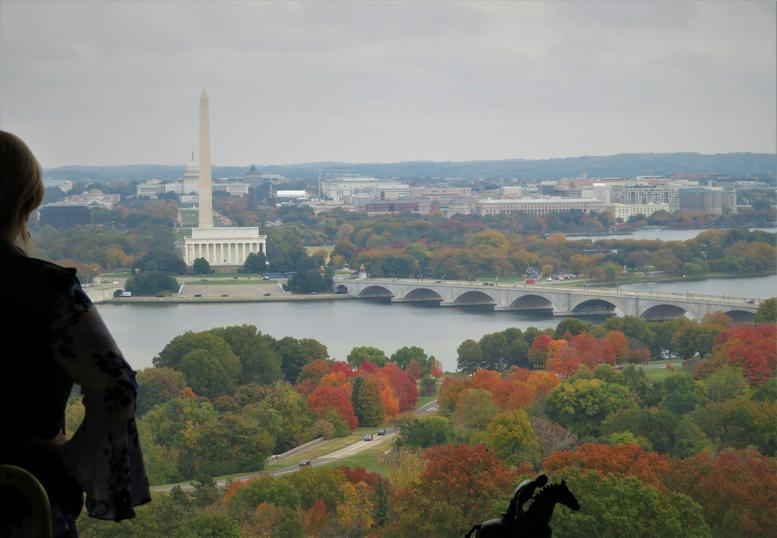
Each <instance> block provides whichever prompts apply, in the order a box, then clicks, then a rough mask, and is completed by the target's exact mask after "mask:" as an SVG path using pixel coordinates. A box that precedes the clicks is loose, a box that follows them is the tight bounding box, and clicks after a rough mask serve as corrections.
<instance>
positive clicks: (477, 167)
mask: <svg viewBox="0 0 777 538" xmlns="http://www.w3.org/2000/svg"><path fill="white" fill-rule="evenodd" d="M256 168H257V169H258V170H259V171H260V172H262V173H265V174H281V175H284V176H286V177H289V178H307V179H311V178H314V177H317V175H318V172H319V171H320V172H324V173H327V172H330V173H331V172H337V171H340V172H344V171H347V172H355V173H359V174H363V175H367V176H373V177H378V178H464V179H478V178H514V179H537V180H542V179H559V178H564V177H580V176H582V175H583V174H587V175H588V176H589V177H635V176H644V175H671V174H683V173H685V174H705V175H723V176H732V177H759V176H760V177H777V154H774V153H717V154H713V155H704V154H701V153H623V154H619V155H607V156H585V157H566V158H563V159H537V160H529V159H507V160H498V161H461V162H459V161H406V162H399V163H342V162H320V163H303V164H288V165H261V166H260V165H257V167H256ZM247 170H248V167H239V166H214V167H213V177H214V178H218V177H236V176H242V175H243V174H244V173H245V172H246V171H247ZM183 171H184V167H183V165H181V166H169V165H156V164H133V165H124V166H61V167H58V168H50V169H46V170H45V175H46V177H48V178H52V179H64V178H67V179H73V180H79V181H111V180H116V179H128V180H146V179H151V178H159V179H163V180H166V179H175V178H179V177H181V176H182V175H183Z"/></svg>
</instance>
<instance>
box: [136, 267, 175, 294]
mask: <svg viewBox="0 0 777 538" xmlns="http://www.w3.org/2000/svg"><path fill="white" fill-rule="evenodd" d="M124 287H125V289H126V290H127V291H128V292H130V293H132V294H133V295H159V294H167V293H175V292H177V291H178V288H180V284H178V281H177V280H176V279H175V278H173V277H172V276H170V275H168V274H165V273H162V272H160V271H151V272H148V273H145V272H144V273H139V274H137V275H134V276H131V277H129V278H128V279H127V282H126V284H125V286H124Z"/></svg>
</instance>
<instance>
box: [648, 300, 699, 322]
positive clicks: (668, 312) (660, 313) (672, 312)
mask: <svg viewBox="0 0 777 538" xmlns="http://www.w3.org/2000/svg"><path fill="white" fill-rule="evenodd" d="M687 313H688V311H687V310H685V308H682V307H679V306H677V305H673V304H657V305H654V306H651V307H650V308H648V309H647V310H645V311H644V312H642V314H640V316H639V317H641V318H642V319H644V320H645V321H662V320H666V319H674V318H680V317H683V316H685V315H686V314H687Z"/></svg>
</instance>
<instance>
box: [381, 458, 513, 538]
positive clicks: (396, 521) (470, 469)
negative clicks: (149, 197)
mask: <svg viewBox="0 0 777 538" xmlns="http://www.w3.org/2000/svg"><path fill="white" fill-rule="evenodd" d="M424 458H425V459H426V461H427V465H426V468H425V469H424V471H423V472H422V473H421V475H420V476H419V478H418V480H417V481H414V482H412V483H411V484H410V485H408V486H407V487H404V488H399V489H394V490H393V492H392V493H391V497H390V499H391V500H390V506H391V509H392V510H391V517H390V518H389V520H388V523H387V525H386V527H385V528H384V535H385V536H387V537H392V538H394V537H396V538H400V537H402V538H404V537H406V536H427V537H430V538H437V537H440V538H443V537H449V536H461V535H463V534H464V533H465V532H466V531H467V530H469V528H470V527H471V526H472V525H473V524H475V523H476V522H480V521H482V520H483V517H484V514H495V513H498V512H499V510H503V509H504V505H505V499H507V498H509V496H510V492H511V490H512V488H513V487H514V484H513V482H514V478H515V475H514V473H513V472H512V471H511V470H510V469H509V468H508V467H507V466H505V465H504V464H502V463H501V462H500V461H499V460H498V459H497V457H496V455H495V454H494V453H493V452H490V451H489V450H487V449H486V448H485V447H484V446H483V445H478V446H468V445H440V446H436V447H432V448H430V449H428V450H426V451H425V453H424Z"/></svg>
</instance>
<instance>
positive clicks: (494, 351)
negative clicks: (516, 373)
mask: <svg viewBox="0 0 777 538" xmlns="http://www.w3.org/2000/svg"><path fill="white" fill-rule="evenodd" d="M478 345H479V346H480V350H481V351H482V352H483V359H484V361H483V362H484V364H485V368H488V369H489V370H504V369H505V368H507V362H508V356H509V345H508V343H507V338H505V335H504V334H502V333H491V334H486V335H484V336H483V337H482V338H481V339H480V341H479V342H478Z"/></svg>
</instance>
